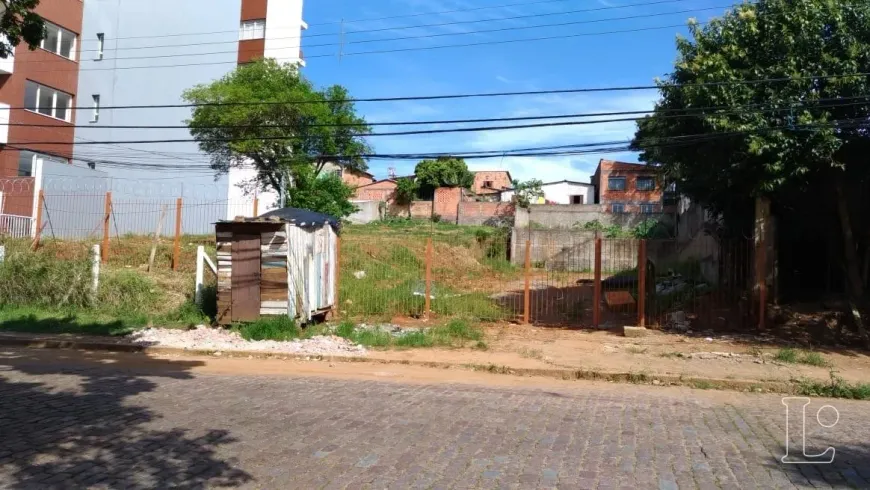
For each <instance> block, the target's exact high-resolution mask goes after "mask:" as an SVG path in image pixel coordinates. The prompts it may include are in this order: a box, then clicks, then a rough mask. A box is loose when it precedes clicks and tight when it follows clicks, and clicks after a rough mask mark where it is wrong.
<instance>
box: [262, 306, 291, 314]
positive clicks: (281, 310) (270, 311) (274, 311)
mask: <svg viewBox="0 0 870 490" xmlns="http://www.w3.org/2000/svg"><path fill="white" fill-rule="evenodd" d="M260 314H261V315H276V316H280V315H286V314H287V308H260Z"/></svg>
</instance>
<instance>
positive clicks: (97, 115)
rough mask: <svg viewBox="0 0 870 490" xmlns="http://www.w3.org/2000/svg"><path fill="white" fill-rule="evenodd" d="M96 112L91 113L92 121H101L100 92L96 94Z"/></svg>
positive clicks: (94, 96)
mask: <svg viewBox="0 0 870 490" xmlns="http://www.w3.org/2000/svg"><path fill="white" fill-rule="evenodd" d="M91 97H93V98H94V113H93V114H91V122H92V123H95V122H100V94H94V95H92V96H91Z"/></svg>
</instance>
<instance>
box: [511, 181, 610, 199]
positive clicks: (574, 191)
mask: <svg viewBox="0 0 870 490" xmlns="http://www.w3.org/2000/svg"><path fill="white" fill-rule="evenodd" d="M541 190H543V191H544V199H546V200H547V201H552V202H555V203H556V204H571V196H583V204H595V187H594V186H592V184H576V183H572V182H556V183H554V184H545V185H544V186H542V187H541ZM513 197H514V193H513V191H505V192H502V193H501V200H502V201H503V202H510V201H511V199H513Z"/></svg>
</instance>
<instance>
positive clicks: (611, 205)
mask: <svg viewBox="0 0 870 490" xmlns="http://www.w3.org/2000/svg"><path fill="white" fill-rule="evenodd" d="M592 185H594V186H595V202H597V203H598V204H601V205H603V206H604V207H605V211H606V212H609V213H641V214H655V213H663V212H670V211H672V210H671V209H669V206H665V204H666V199H665V197H666V194H667V193H666V191H665V188H664V187H663V184H662V182H661V179H659V178H658V176H657V175H656V171H655V169H653V168H652V167H649V166H647V165H645V164H642V163H626V162H616V161H613V160H601V161H600V162H599V163H598V168H597V169H596V170H595V174H594V175H593V176H592ZM666 208H667V209H666Z"/></svg>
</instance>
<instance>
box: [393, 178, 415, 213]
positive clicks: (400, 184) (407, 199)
mask: <svg viewBox="0 0 870 490" xmlns="http://www.w3.org/2000/svg"><path fill="white" fill-rule="evenodd" d="M419 191H420V186H419V184H418V183H417V181H416V180H415V179H413V178H411V177H402V178H400V179H399V180H397V181H396V190H395V191H394V194H393V199H394V200H395V202H396V204H398V205H399V206H407V207H408V217H409V218H410V217H411V203H413V202H414V199H416V198H417V192H419Z"/></svg>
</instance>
